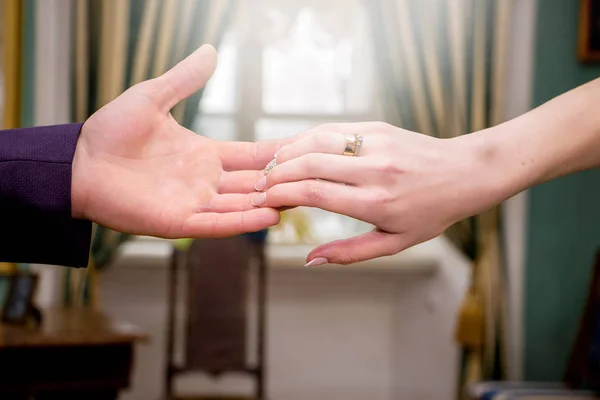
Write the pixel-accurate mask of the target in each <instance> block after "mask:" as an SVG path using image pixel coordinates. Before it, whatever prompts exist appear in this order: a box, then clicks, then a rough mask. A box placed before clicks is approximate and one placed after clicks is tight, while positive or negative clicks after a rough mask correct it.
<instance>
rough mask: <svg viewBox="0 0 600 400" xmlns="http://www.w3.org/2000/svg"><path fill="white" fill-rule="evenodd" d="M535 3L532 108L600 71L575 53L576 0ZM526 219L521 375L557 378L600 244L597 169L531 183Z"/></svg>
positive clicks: (599, 177)
mask: <svg viewBox="0 0 600 400" xmlns="http://www.w3.org/2000/svg"><path fill="white" fill-rule="evenodd" d="M537 4H538V10H537V21H536V23H537V25H536V46H535V66H534V77H533V85H534V86H533V103H534V104H533V105H534V106H538V105H540V104H542V103H544V102H545V101H547V100H549V99H551V98H553V97H555V96H557V95H559V94H561V93H563V92H565V91H568V90H569V89H572V88H574V87H576V86H578V85H580V84H583V83H585V82H587V81H590V80H592V79H594V78H596V77H599V76H600V65H595V66H584V65H581V64H579V63H578V62H577V59H576V47H577V26H578V4H579V1H575V0H538V2H537ZM598 112H599V113H600V104H598ZM564 134H565V135H568V134H569V132H564ZM599 156H600V155H599ZM528 218H529V221H528V222H529V224H528V246H527V260H526V272H525V290H526V292H525V360H524V362H525V366H524V371H525V377H526V379H528V380H559V379H561V378H562V374H563V371H564V368H565V366H566V362H567V358H568V355H569V351H570V349H571V346H572V343H573V340H574V337H575V334H576V331H577V324H578V320H579V317H580V315H581V312H582V307H583V304H584V300H585V297H586V292H587V284H588V281H589V277H590V273H591V267H592V262H593V257H594V253H595V251H596V249H598V248H600V170H593V171H588V172H585V173H581V174H577V175H572V176H569V177H565V178H561V179H558V180H555V181H553V182H549V183H547V184H544V185H540V186H538V187H535V188H533V189H532V190H531V192H530V196H529V217H528Z"/></svg>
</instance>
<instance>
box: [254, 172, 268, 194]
mask: <svg viewBox="0 0 600 400" xmlns="http://www.w3.org/2000/svg"><path fill="white" fill-rule="evenodd" d="M266 187H267V177H266V176H263V177H262V178H260V180H259V181H258V182H256V185H254V189H256V190H258V191H259V192H260V191H263V190H265V188H266Z"/></svg>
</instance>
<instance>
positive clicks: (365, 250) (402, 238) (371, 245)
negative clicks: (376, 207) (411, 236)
mask: <svg viewBox="0 0 600 400" xmlns="http://www.w3.org/2000/svg"><path fill="white" fill-rule="evenodd" d="M410 246H411V243H410V242H409V241H408V240H407V237H406V235H404V234H391V233H386V232H381V231H372V232H368V233H364V234H362V235H359V236H356V237H353V238H349V239H343V240H337V241H335V242H331V243H327V244H325V245H323V246H319V247H317V248H316V249H314V250H313V251H311V252H310V254H309V255H308V257H307V259H306V261H307V266H318V265H321V264H325V263H329V264H353V263H356V262H359V261H366V260H370V259H373V258H377V257H382V256H391V255H394V254H396V253H399V252H401V251H402V250H404V249H406V248H408V247H410Z"/></svg>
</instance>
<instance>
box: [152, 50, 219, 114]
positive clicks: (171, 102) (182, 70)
mask: <svg viewBox="0 0 600 400" xmlns="http://www.w3.org/2000/svg"><path fill="white" fill-rule="evenodd" d="M216 67H217V51H216V50H215V48H214V47H213V46H211V45H208V44H205V45H203V46H202V47H200V48H199V49H197V50H196V51H194V52H193V53H192V54H190V55H189V56H188V57H186V58H185V59H184V60H183V61H180V62H179V63H178V64H177V65H175V66H174V67H173V68H171V69H170V70H168V71H167V72H165V73H164V74H163V75H161V76H160V77H158V78H156V79H153V80H152V81H151V82H152V83H153V87H154V88H155V90H154V93H152V94H151V95H152V96H156V102H157V104H158V105H159V107H161V108H162V109H163V111H164V112H168V111H170V110H171V109H172V108H173V107H174V106H175V105H176V104H177V103H179V102H180V101H181V100H183V99H185V98H188V97H189V96H191V95H192V94H194V93H196V92H197V91H198V90H200V89H201V88H203V87H204V86H205V85H206V82H208V80H209V79H210V77H211V76H212V75H213V73H214V72H215V68H216Z"/></svg>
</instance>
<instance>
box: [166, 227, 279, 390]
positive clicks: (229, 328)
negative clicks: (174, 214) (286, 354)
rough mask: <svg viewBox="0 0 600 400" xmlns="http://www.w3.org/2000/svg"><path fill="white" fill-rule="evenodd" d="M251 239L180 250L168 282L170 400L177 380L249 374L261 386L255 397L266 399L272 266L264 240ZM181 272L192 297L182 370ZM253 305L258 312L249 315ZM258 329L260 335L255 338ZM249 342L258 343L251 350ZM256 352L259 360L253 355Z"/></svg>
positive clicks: (201, 242)
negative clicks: (178, 356)
mask: <svg viewBox="0 0 600 400" xmlns="http://www.w3.org/2000/svg"><path fill="white" fill-rule="evenodd" d="M250 239H251V238H249V237H248V236H247V235H242V236H235V237H230V238H225V239H198V240H194V241H193V243H192V245H191V246H190V248H189V249H188V250H187V251H179V250H174V252H173V258H172V260H171V268H170V273H169V283H168V285H169V291H168V292H169V300H168V302H169V304H168V321H167V324H168V326H167V353H166V364H167V368H166V384H165V394H166V396H165V397H166V398H172V388H173V383H172V380H173V378H174V376H175V375H176V374H179V373H186V372H204V373H206V374H209V375H213V376H215V375H220V374H223V373H228V372H236V373H240V372H241V373H246V374H249V375H251V376H252V377H253V378H254V379H255V381H256V385H255V388H256V389H255V390H256V396H255V398H257V399H263V398H264V388H265V384H264V369H265V367H264V364H265V354H264V353H265V345H264V340H265V319H266V317H265V314H266V284H267V282H266V281H267V278H266V270H267V267H266V261H265V256H264V246H265V245H264V241H255V240H250ZM182 267H183V268H182ZM180 272H183V275H184V279H185V290H184V292H185V293H186V296H185V299H184V308H185V312H184V319H185V321H183V322H184V325H185V328H184V331H183V333H184V334H183V336H184V340H183V360H182V362H180V363H179V365H178V364H177V363H175V361H174V359H175V356H174V353H175V347H179V346H175V336H176V335H175V332H176V331H177V329H176V326H177V325H179V324H178V323H177V321H176V315H180V313H178V312H177V306H176V304H177V303H178V296H179V297H181V292H182V291H181V290H179V289H178V285H177V284H178V281H179V278H180V275H181V274H180ZM253 289H254V290H253ZM250 306H253V307H252V309H254V310H256V313H254V312H252V311H251V312H248V309H249V308H250ZM180 320H181V318H180ZM254 320H256V323H253V322H254ZM249 328H250V329H249ZM252 328H254V329H256V335H252V334H249V331H252V330H253V329H252ZM249 337H250V338H252V339H256V340H253V341H252V342H250V346H248V344H249V340H248V338H249ZM253 342H255V343H253ZM252 347H254V348H255V349H256V357H253V354H249V353H250V352H249V351H248V349H249V348H250V349H252ZM252 350H253V349H252Z"/></svg>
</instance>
